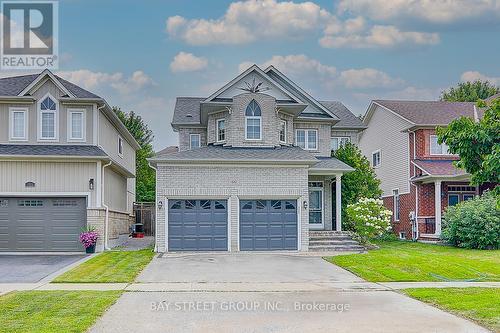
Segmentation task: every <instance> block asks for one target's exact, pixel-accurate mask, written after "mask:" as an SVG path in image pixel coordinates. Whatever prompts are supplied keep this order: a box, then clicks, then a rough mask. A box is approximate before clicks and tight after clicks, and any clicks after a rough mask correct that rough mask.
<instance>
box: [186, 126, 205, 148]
mask: <svg viewBox="0 0 500 333" xmlns="http://www.w3.org/2000/svg"><path fill="white" fill-rule="evenodd" d="M190 134H200V144H201V146H202V147H203V146H206V145H207V129H206V128H189V127H186V128H180V129H179V151H184V150H189V149H190V140H189V135H190Z"/></svg>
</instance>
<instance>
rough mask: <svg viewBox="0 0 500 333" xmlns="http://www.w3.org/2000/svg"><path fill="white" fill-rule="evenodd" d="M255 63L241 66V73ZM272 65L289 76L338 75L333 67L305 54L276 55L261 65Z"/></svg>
mask: <svg viewBox="0 0 500 333" xmlns="http://www.w3.org/2000/svg"><path fill="white" fill-rule="evenodd" d="M252 64H253V63H251V62H243V63H241V64H240V65H239V70H240V72H243V71H244V70H246V69H247V68H248V67H250V66H251V65H252ZM270 65H273V66H274V67H276V68H277V69H278V70H279V71H281V72H284V73H287V75H304V74H307V75H311V76H314V77H317V76H318V75H319V76H321V77H325V76H326V77H332V76H333V75H335V74H336V73H337V69H336V68H335V67H333V66H328V65H323V64H322V63H320V62H319V61H318V60H316V59H311V58H309V57H307V56H306V55H304V54H297V55H287V56H280V55H275V56H273V57H272V58H271V59H269V60H268V61H266V62H264V63H263V64H261V67H262V68H266V67H268V66H270Z"/></svg>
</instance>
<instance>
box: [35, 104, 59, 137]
mask: <svg viewBox="0 0 500 333" xmlns="http://www.w3.org/2000/svg"><path fill="white" fill-rule="evenodd" d="M38 112H39V114H40V117H39V119H40V122H39V131H38V135H39V139H40V140H49V141H57V140H58V139H59V138H58V136H59V128H58V126H57V124H58V115H57V102H56V99H54V98H53V97H52V96H50V95H49V94H47V95H46V96H44V97H43V98H42V99H41V101H40V102H38Z"/></svg>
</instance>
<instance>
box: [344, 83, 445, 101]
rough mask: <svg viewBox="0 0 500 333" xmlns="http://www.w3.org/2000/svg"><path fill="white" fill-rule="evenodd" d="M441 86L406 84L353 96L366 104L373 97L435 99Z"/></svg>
mask: <svg viewBox="0 0 500 333" xmlns="http://www.w3.org/2000/svg"><path fill="white" fill-rule="evenodd" d="M441 91H443V89H442V88H418V87H414V86H408V87H405V88H403V89H398V90H387V91H382V92H376V93H363V92H361V93H359V92H356V93H354V94H353V96H354V98H356V99H357V100H358V101H362V102H364V103H366V105H368V103H369V101H371V100H373V99H395V100H416V101H437V100H438V99H439V96H440V95H441Z"/></svg>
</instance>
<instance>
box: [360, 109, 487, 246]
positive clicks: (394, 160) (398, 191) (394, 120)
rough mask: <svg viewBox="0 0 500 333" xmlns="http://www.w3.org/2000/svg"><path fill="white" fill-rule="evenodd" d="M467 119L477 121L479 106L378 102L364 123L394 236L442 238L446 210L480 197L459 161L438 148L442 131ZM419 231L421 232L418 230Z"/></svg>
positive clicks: (365, 146)
mask: <svg viewBox="0 0 500 333" xmlns="http://www.w3.org/2000/svg"><path fill="white" fill-rule="evenodd" d="M460 116H466V117H470V118H473V119H475V120H478V119H479V118H480V117H481V116H482V110H480V109H476V107H475V103H467V102H441V101H436V102H431V101H429V102H422V101H389V100H374V101H372V102H371V104H370V106H369V107H368V110H367V113H366V115H365V118H364V124H365V125H366V126H367V129H366V130H365V131H364V132H363V133H362V134H361V138H360V143H359V147H360V149H361V150H362V152H363V154H364V155H365V156H366V157H368V159H369V160H370V162H371V165H372V167H373V168H374V170H375V172H376V174H377V178H379V179H380V180H381V181H382V184H381V187H382V191H383V195H382V198H383V201H384V205H385V206H386V207H387V208H388V209H390V210H391V211H392V212H393V217H392V226H393V230H394V232H395V233H396V234H397V235H398V236H399V237H400V238H404V239H427V240H432V239H437V238H438V237H439V236H440V234H441V217H442V213H443V212H444V210H445V209H446V207H448V206H451V205H456V204H457V203H459V202H461V201H463V200H469V199H471V198H473V197H474V196H475V195H477V194H478V193H480V190H482V189H478V187H475V186H471V185H470V184H469V182H470V175H468V174H467V173H465V172H464V171H463V170H460V169H457V168H455V167H454V165H453V161H455V160H457V159H458V158H459V157H458V156H457V155H451V154H449V153H448V147H447V146H446V145H445V144H438V142H437V136H436V127H437V126H446V125H448V124H449V123H450V122H451V121H452V120H454V119H456V118H458V117H460ZM417 226H418V228H417Z"/></svg>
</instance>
